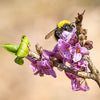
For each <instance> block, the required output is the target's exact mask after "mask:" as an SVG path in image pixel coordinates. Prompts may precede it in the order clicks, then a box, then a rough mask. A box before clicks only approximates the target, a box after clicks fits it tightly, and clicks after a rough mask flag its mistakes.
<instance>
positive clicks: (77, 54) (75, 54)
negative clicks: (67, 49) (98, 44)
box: [73, 53, 82, 62]
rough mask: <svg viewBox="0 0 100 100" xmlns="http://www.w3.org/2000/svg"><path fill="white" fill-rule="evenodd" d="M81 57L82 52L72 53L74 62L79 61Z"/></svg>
mask: <svg viewBox="0 0 100 100" xmlns="http://www.w3.org/2000/svg"><path fill="white" fill-rule="evenodd" d="M81 58H82V54H81V53H74V55H73V61H74V62H78V61H80V60H81Z"/></svg>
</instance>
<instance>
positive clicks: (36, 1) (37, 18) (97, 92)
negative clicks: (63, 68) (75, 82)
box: [0, 0, 100, 100]
mask: <svg viewBox="0 0 100 100" xmlns="http://www.w3.org/2000/svg"><path fill="white" fill-rule="evenodd" d="M84 9H85V10H86V13H85V15H84V20H83V27H84V28H86V29H88V39H89V40H93V41H94V48H93V50H91V51H90V52H91V54H90V55H91V58H92V59H93V62H94V64H95V66H96V67H97V68H98V69H99V70H100V65H99V63H100V58H99V57H100V0H0V45H2V44H5V43H14V44H19V43H20V38H21V35H23V34H25V35H27V36H28V37H29V39H30V41H31V44H32V45H31V49H32V50H33V51H35V48H34V45H35V44H36V43H39V44H40V45H42V46H43V47H44V48H46V49H49V50H52V48H53V47H54V45H55V44H56V41H55V40H54V38H53V37H51V38H50V39H49V40H45V39H44V37H45V34H46V33H48V32H49V31H51V30H52V29H54V28H55V27H56V25H57V24H58V22H59V21H61V20H64V19H67V20H70V21H71V22H72V21H74V19H75V16H77V12H82V11H83V10H84ZM14 58H15V56H13V55H11V54H9V53H8V52H7V51H5V50H4V49H3V48H1V47H0V100H100V89H99V88H98V86H97V84H96V83H95V82H94V81H92V80H87V81H88V84H89V85H90V88H91V89H90V90H89V91H88V92H82V91H78V92H73V91H72V90H71V84H70V80H69V79H68V78H67V77H66V76H65V74H64V73H62V72H59V71H57V70H56V69H55V70H56V72H57V76H58V77H57V78H56V79H55V78H53V77H50V76H45V77H42V78H41V77H39V76H34V75H33V72H32V70H31V69H30V68H29V64H30V62H29V61H27V60H25V65H24V66H19V65H17V64H15V63H14V61H13V59H14Z"/></svg>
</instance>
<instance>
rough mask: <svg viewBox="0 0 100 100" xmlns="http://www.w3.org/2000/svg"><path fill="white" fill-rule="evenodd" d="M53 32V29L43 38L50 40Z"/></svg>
mask: <svg viewBox="0 0 100 100" xmlns="http://www.w3.org/2000/svg"><path fill="white" fill-rule="evenodd" d="M55 30H56V29H53V30H52V31H51V32H49V33H48V34H47V35H46V36H45V39H48V38H50V36H52V35H53V34H54V33H55Z"/></svg>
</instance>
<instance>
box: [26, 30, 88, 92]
mask: <svg viewBox="0 0 100 100" xmlns="http://www.w3.org/2000/svg"><path fill="white" fill-rule="evenodd" d="M75 32H76V28H74V29H73V31H72V32H68V31H63V32H62V34H61V35H60V39H58V43H57V45H56V46H55V47H54V49H53V50H52V51H48V50H43V52H42V55H41V60H40V61H39V60H37V59H35V58H33V59H31V58H29V57H27V58H28V59H29V60H30V61H31V62H32V63H31V65H30V67H31V68H32V70H33V72H34V74H35V75H37V74H40V75H44V74H46V75H52V76H53V77H56V73H55V71H54V69H53V64H51V63H50V58H51V57H55V58H56V59H57V60H58V61H59V62H61V63H63V64H65V65H66V62H67V63H69V65H70V66H69V67H70V69H73V70H74V71H85V72H86V71H87V67H88V62H87V61H86V60H84V59H82V57H83V56H84V55H89V51H88V49H87V48H86V47H82V46H81V45H80V43H79V42H78V38H77V35H76V33H75ZM65 74H66V76H67V77H68V78H69V79H71V84H72V90H74V91H78V90H82V91H87V90H89V87H88V85H87V83H86V80H85V79H83V78H80V77H78V76H76V75H73V74H71V73H69V72H65Z"/></svg>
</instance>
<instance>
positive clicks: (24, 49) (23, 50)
mask: <svg viewBox="0 0 100 100" xmlns="http://www.w3.org/2000/svg"><path fill="white" fill-rule="evenodd" d="M29 46H30V41H29V39H28V37H26V36H25V35H23V36H22V38H21V43H20V45H19V48H18V51H17V56H18V57H26V56H27V55H28V53H29V48H28V47H29Z"/></svg>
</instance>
